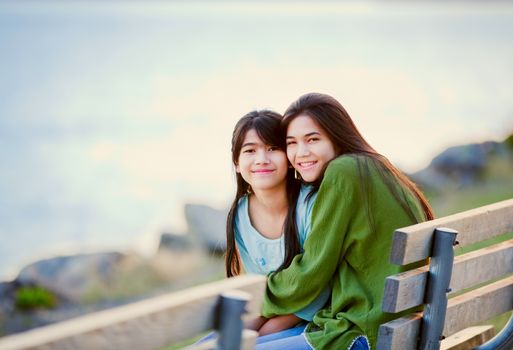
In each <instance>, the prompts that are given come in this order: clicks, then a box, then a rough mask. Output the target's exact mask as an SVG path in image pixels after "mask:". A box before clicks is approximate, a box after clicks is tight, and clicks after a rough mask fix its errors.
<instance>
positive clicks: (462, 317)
mask: <svg viewBox="0 0 513 350" xmlns="http://www.w3.org/2000/svg"><path fill="white" fill-rule="evenodd" d="M512 309H513V276H511V277H508V278H505V279H502V280H500V281H497V282H494V283H491V284H488V285H486V286H484V287H481V288H478V289H475V290H473V291H470V292H468V293H465V294H462V295H459V296H457V297H454V298H451V299H449V303H448V305H447V314H446V317H445V326H444V330H443V335H445V336H450V335H452V334H454V333H456V332H458V331H460V330H462V329H465V328H468V327H470V326H473V325H476V324H479V323H480V322H483V321H486V320H488V319H490V318H491V317H494V316H497V315H500V314H503V313H505V312H507V311H509V310H512ZM421 318H422V314H421V313H415V314H411V315H409V316H405V317H401V318H398V319H396V320H393V321H391V322H388V323H385V324H383V325H381V326H380V328H379V338H378V344H379V346H378V349H382V348H383V349H387V350H388V349H414V348H415V347H411V346H412V344H414V342H416V341H417V337H418V336H419V330H420V325H421Z"/></svg>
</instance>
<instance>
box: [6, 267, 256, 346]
mask: <svg viewBox="0 0 513 350" xmlns="http://www.w3.org/2000/svg"><path fill="white" fill-rule="evenodd" d="M265 286H266V278H265V276H260V275H246V276H240V277H236V278H230V279H227V280H222V281H218V282H214V283H210V284H205V285H202V286H199V287H196V288H191V289H187V290H184V291H181V292H176V293H170V294H166V295H162V296H158V297H154V298H151V299H147V300H143V301H140V302H137V303H133V304H129V305H125V306H121V307H117V308H114V309H109V310H105V311H101V312H96V313H92V314H89V315H86V316H82V317H78V318H75V319H72V320H69V321H65V322H61V323H58V324H54V325H50V326H46V327H41V328H38V329H34V330H31V331H27V332H23V333H20V334H17V335H13V336H9V337H4V338H0V349H2V350H12V349H17V350H21V349H41V350H42V349H48V348H49V347H50V346H51V349H54V350H57V349H134V350H135V349H142V350H143V349H158V348H160V347H163V346H166V345H169V344H172V343H175V342H178V341H181V340H185V339H189V338H192V337H194V336H196V335H198V334H200V333H202V332H204V331H206V330H209V329H211V328H213V315H214V312H213V311H214V308H215V305H216V303H217V300H218V297H219V295H220V294H221V293H222V292H225V291H228V290H242V291H244V292H247V293H249V294H251V296H252V300H251V301H250V302H249V303H248V306H247V309H248V310H249V312H250V313H251V314H253V315H256V314H258V313H259V311H260V306H261V305H260V303H261V300H262V295H263V293H264V291H265Z"/></svg>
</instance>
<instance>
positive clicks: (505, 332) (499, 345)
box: [474, 315, 513, 350]
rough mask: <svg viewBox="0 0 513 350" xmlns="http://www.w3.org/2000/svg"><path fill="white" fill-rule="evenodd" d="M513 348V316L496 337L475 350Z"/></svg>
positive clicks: (505, 349) (506, 349) (504, 349)
mask: <svg viewBox="0 0 513 350" xmlns="http://www.w3.org/2000/svg"><path fill="white" fill-rule="evenodd" d="M512 348H513V315H512V316H511V318H510V319H509V321H508V323H507V324H506V325H505V326H504V328H503V329H502V330H501V331H500V332H499V334H497V335H496V336H495V337H493V338H492V339H490V340H489V341H487V342H486V343H484V344H482V345H480V346H478V347H477V348H475V349H474V350H510V349H512Z"/></svg>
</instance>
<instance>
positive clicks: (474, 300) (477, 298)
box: [443, 276, 513, 336]
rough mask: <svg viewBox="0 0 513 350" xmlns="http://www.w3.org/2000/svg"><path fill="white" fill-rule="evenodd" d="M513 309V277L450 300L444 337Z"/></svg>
mask: <svg viewBox="0 0 513 350" xmlns="http://www.w3.org/2000/svg"><path fill="white" fill-rule="evenodd" d="M511 309H513V276H511V277H508V278H505V279H502V280H500V281H497V282H494V283H491V284H488V285H486V286H484V287H481V288H478V289H475V290H473V291H470V292H468V293H465V294H462V295H458V296H456V297H454V298H451V299H449V303H448V305H447V315H446V317H445V326H444V331H443V334H444V335H446V336H447V335H451V334H454V333H456V332H458V331H460V330H462V329H464V328H467V327H469V326H472V325H476V324H478V323H480V322H483V321H486V320H488V319H490V318H491V317H494V316H497V315H500V314H503V313H505V312H507V311H509V310H511Z"/></svg>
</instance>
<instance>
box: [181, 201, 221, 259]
mask: <svg viewBox="0 0 513 350" xmlns="http://www.w3.org/2000/svg"><path fill="white" fill-rule="evenodd" d="M227 215H228V210H219V209H214V208H211V207H209V206H206V205H194V204H186V205H185V218H186V220H187V226H188V229H189V233H190V234H191V235H193V236H194V237H195V238H196V240H197V241H198V242H199V243H200V244H201V245H202V246H204V247H205V248H207V249H208V250H210V251H213V252H218V253H222V252H224V251H225V250H226V234H225V232H226V216H227Z"/></svg>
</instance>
